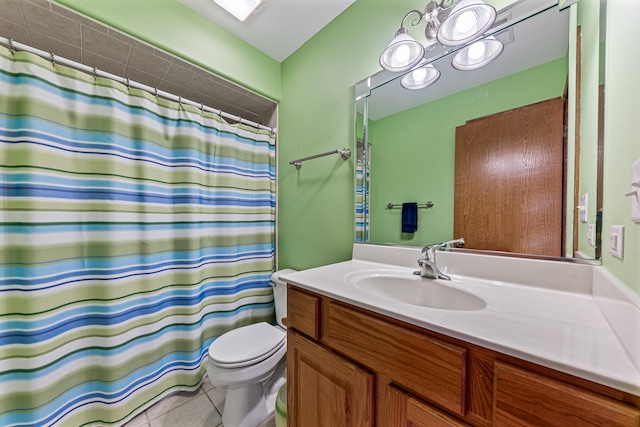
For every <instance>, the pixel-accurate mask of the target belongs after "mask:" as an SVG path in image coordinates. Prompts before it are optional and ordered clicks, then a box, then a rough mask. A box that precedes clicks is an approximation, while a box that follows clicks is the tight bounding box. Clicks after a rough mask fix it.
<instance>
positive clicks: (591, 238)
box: [587, 224, 596, 246]
mask: <svg viewBox="0 0 640 427" xmlns="http://www.w3.org/2000/svg"><path fill="white" fill-rule="evenodd" d="M587 243H589V244H590V245H591V246H595V245H596V225H595V224H589V225H587Z"/></svg>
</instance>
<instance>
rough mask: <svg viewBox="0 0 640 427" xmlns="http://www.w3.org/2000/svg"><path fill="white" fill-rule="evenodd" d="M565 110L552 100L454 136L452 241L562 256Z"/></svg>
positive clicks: (473, 125) (491, 118)
mask: <svg viewBox="0 0 640 427" xmlns="http://www.w3.org/2000/svg"><path fill="white" fill-rule="evenodd" d="M563 110H564V100H563V99H562V98H555V99H550V100H547V101H542V102H539V103H536V104H532V105H527V106H524V107H520V108H516V109H513V110H509V111H505V112H502V113H498V114H493V115H490V116H486V117H481V118H478V119H474V120H471V121H468V122H467V123H466V124H465V125H463V126H459V127H458V128H456V152H455V196H454V236H455V237H456V238H458V237H464V239H465V248H469V249H483V250H495V251H505V252H516V253H528V254H535V255H545V256H562V253H563V250H562V249H563V248H562V245H563V242H564V236H563V219H564V218H563V206H564V193H565V191H564V141H563V125H564V113H563ZM523 154H524V155H523Z"/></svg>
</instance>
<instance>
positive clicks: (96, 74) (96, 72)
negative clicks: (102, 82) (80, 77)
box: [93, 67, 98, 80]
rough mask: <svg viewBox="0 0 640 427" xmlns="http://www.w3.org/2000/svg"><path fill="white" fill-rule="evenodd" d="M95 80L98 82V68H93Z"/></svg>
mask: <svg viewBox="0 0 640 427" xmlns="http://www.w3.org/2000/svg"><path fill="white" fill-rule="evenodd" d="M93 80H98V68H97V67H93Z"/></svg>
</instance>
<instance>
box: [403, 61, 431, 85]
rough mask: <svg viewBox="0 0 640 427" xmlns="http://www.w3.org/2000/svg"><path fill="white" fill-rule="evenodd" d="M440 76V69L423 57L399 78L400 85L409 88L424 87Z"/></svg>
mask: <svg viewBox="0 0 640 427" xmlns="http://www.w3.org/2000/svg"><path fill="white" fill-rule="evenodd" d="M439 78H440V71H438V70H437V69H436V68H435V67H434V66H433V65H431V64H427V60H426V59H423V60H422V61H420V62H419V63H418V65H417V66H416V67H415V68H414V69H413V70H412V71H411V72H410V73H407V74H406V75H405V76H403V77H402V80H400V86H402V87H403V88H405V89H409V90H417V89H424V88H425V87H427V86H430V85H432V84H434V83H435V82H436V80H438V79H439Z"/></svg>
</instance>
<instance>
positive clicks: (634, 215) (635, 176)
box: [631, 160, 640, 222]
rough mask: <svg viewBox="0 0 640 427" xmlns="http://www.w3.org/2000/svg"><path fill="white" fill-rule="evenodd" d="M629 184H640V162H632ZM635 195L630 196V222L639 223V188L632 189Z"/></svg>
mask: <svg viewBox="0 0 640 427" xmlns="http://www.w3.org/2000/svg"><path fill="white" fill-rule="evenodd" d="M631 182H632V183H634V182H635V183H640V160H636V161H635V162H633V166H632V168H631ZM632 190H635V192H636V193H635V195H632V196H631V221H635V222H640V187H632Z"/></svg>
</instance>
